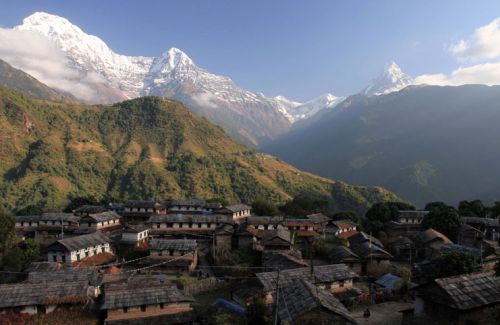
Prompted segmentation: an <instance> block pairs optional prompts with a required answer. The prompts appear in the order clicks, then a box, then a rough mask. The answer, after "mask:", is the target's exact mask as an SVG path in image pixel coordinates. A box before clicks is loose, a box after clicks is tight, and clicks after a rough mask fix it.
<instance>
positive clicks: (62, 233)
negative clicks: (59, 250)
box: [61, 214, 64, 239]
mask: <svg viewBox="0 0 500 325" xmlns="http://www.w3.org/2000/svg"><path fill="white" fill-rule="evenodd" d="M61 239H64V225H63V217H62V214H61Z"/></svg>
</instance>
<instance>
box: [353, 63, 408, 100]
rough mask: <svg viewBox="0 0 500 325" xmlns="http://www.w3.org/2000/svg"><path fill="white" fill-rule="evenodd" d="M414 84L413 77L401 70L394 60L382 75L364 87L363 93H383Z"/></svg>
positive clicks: (370, 94) (369, 94)
mask: <svg viewBox="0 0 500 325" xmlns="http://www.w3.org/2000/svg"><path fill="white" fill-rule="evenodd" d="M413 84H414V80H413V78H411V77H410V76H409V75H407V74H405V73H404V72H403V71H401V68H400V67H399V66H398V65H397V64H396V63H395V62H392V63H391V64H390V65H388V66H387V67H386V69H385V70H384V72H383V73H382V74H381V75H380V76H378V77H377V78H375V79H373V80H372V81H371V83H370V85H368V87H366V88H365V89H363V91H362V93H364V94H366V95H368V96H372V95H383V94H388V93H392V92H395V91H398V90H401V89H403V88H405V87H406V86H410V85H413Z"/></svg>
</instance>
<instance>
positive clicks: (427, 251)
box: [415, 228, 453, 259]
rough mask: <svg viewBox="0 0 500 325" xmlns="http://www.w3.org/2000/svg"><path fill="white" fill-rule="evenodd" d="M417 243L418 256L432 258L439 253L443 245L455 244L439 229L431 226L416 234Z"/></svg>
mask: <svg viewBox="0 0 500 325" xmlns="http://www.w3.org/2000/svg"><path fill="white" fill-rule="evenodd" d="M415 244H416V248H417V253H418V257H420V258H425V259H431V258H432V257H433V256H434V255H436V254H438V253H439V251H440V248H441V247H442V246H444V245H449V244H453V242H452V241H451V240H450V239H449V238H448V237H446V236H445V235H443V234H442V233H440V232H439V231H437V230H434V229H432V228H430V229H427V230H425V231H421V232H419V233H418V234H417V235H416V236H415Z"/></svg>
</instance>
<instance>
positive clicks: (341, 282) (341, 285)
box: [339, 280, 344, 288]
mask: <svg viewBox="0 0 500 325" xmlns="http://www.w3.org/2000/svg"><path fill="white" fill-rule="evenodd" d="M339 287H341V288H343V287H344V281H343V280H342V281H340V282H339Z"/></svg>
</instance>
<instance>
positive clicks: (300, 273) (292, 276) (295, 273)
mask: <svg viewBox="0 0 500 325" xmlns="http://www.w3.org/2000/svg"><path fill="white" fill-rule="evenodd" d="M357 277H358V275H357V274H356V273H354V272H353V271H351V270H350V269H349V267H348V266H347V265H345V264H331V265H320V266H314V267H313V268H311V267H302V268H295V269H288V270H283V271H280V275H279V286H280V287H282V286H285V285H286V284H288V283H293V282H296V281H298V280H300V279H304V280H307V281H309V282H311V283H313V284H314V285H316V286H317V287H318V288H322V289H326V290H329V291H330V292H332V293H338V292H344V291H347V290H350V289H352V287H353V280H354V279H355V278H357ZM257 278H258V279H259V280H260V282H261V284H262V286H263V292H264V295H265V300H266V302H267V303H272V301H273V293H275V292H276V280H277V278H278V272H277V271H273V272H262V273H257Z"/></svg>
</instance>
